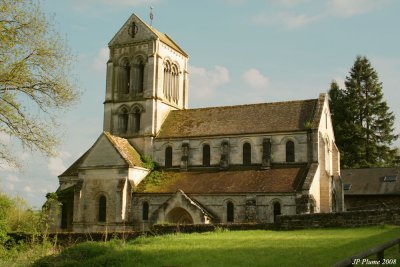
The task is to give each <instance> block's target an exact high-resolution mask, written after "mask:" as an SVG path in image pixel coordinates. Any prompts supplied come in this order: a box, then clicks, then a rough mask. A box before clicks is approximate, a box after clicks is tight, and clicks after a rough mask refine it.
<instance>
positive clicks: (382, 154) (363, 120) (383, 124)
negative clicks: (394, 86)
mask: <svg viewBox="0 0 400 267" xmlns="http://www.w3.org/2000/svg"><path fill="white" fill-rule="evenodd" d="M329 97H330V106H331V109H332V112H333V117H332V121H333V127H334V131H335V136H336V144H337V145H338V147H339V149H340V151H341V163H342V166H343V167H350V168H354V167H378V166H389V165H392V164H393V163H394V160H395V153H396V149H393V148H391V145H392V144H393V141H395V140H396V139H397V137H398V135H395V134H394V133H393V132H394V127H393V125H394V115H393V112H390V111H389V108H388V106H387V103H386V101H384V100H383V92H382V83H381V82H379V78H378V74H377V73H376V71H375V70H374V68H373V67H372V66H371V63H370V62H369V60H368V59H367V58H366V57H361V56H358V57H357V59H356V61H355V62H354V65H353V67H352V68H351V70H350V72H349V76H347V77H346V81H345V88H344V89H343V90H342V89H340V88H339V86H338V85H337V83H336V82H332V84H331V88H330V90H329Z"/></svg>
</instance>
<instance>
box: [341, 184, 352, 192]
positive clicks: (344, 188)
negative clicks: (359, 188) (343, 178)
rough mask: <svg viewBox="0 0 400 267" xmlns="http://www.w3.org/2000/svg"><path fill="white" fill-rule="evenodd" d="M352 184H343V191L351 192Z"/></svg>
mask: <svg viewBox="0 0 400 267" xmlns="http://www.w3.org/2000/svg"><path fill="white" fill-rule="evenodd" d="M350 188H351V184H343V190H344V191H350Z"/></svg>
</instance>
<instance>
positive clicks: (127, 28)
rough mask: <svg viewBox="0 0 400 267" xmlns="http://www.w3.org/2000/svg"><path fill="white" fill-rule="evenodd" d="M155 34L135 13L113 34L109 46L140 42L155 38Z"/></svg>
mask: <svg viewBox="0 0 400 267" xmlns="http://www.w3.org/2000/svg"><path fill="white" fill-rule="evenodd" d="M156 38H157V34H155V32H154V31H153V30H152V29H151V28H150V26H148V25H147V24H146V23H145V22H144V21H142V20H141V19H139V18H138V17H137V16H136V15H135V14H132V16H131V17H130V18H129V19H128V20H127V21H126V22H125V24H124V25H123V26H122V27H121V29H120V30H119V31H118V32H117V33H116V34H115V35H114V37H113V38H112V39H111V41H110V42H109V43H108V45H109V46H114V45H120V44H130V43H136V42H142V41H145V40H150V39H156Z"/></svg>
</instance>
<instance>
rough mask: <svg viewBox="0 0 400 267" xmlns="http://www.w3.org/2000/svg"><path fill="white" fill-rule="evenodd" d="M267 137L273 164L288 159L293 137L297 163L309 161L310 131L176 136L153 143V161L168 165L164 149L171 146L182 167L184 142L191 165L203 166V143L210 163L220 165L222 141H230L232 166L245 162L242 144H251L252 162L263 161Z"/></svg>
mask: <svg viewBox="0 0 400 267" xmlns="http://www.w3.org/2000/svg"><path fill="white" fill-rule="evenodd" d="M265 138H270V139H271V154H272V162H273V163H284V162H286V142H287V141H289V140H291V141H293V142H294V145H295V161H296V163H304V162H307V160H308V159H307V133H290V134H285V135H284V134H280V135H274V136H271V135H243V136H220V137H218V136H217V137H212V138H206V137H204V138H198V139H188V140H183V139H176V140H170V139H168V140H162V139H157V140H155V142H154V154H153V160H154V161H155V162H157V164H159V165H160V166H164V165H165V149H166V147H168V146H171V147H172V153H173V154H172V165H173V166H176V167H177V166H180V163H181V157H182V145H183V144H184V143H185V144H188V145H189V157H188V165H189V166H202V164H203V145H204V144H208V145H209V146H210V150H211V151H210V159H211V166H219V164H220V160H221V153H222V149H221V144H222V142H224V141H225V142H228V143H229V165H243V145H244V144H245V143H249V144H250V145H251V163H252V164H261V163H262V153H263V141H264V139H265Z"/></svg>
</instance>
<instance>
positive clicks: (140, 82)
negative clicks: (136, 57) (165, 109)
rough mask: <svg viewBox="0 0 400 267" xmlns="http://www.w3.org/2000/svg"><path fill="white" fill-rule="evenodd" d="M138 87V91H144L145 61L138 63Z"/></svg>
mask: <svg viewBox="0 0 400 267" xmlns="http://www.w3.org/2000/svg"><path fill="white" fill-rule="evenodd" d="M137 78H138V88H137V92H138V93H143V88H144V63H143V61H141V60H140V61H139V65H138V77H137Z"/></svg>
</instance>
